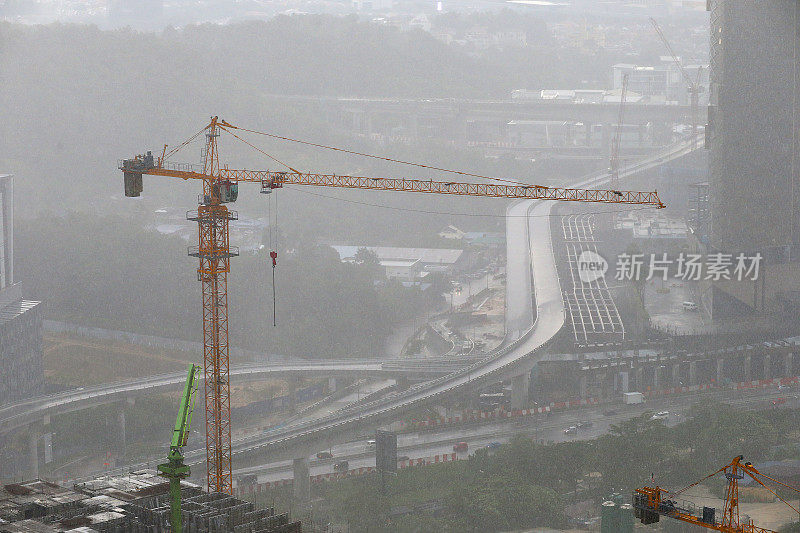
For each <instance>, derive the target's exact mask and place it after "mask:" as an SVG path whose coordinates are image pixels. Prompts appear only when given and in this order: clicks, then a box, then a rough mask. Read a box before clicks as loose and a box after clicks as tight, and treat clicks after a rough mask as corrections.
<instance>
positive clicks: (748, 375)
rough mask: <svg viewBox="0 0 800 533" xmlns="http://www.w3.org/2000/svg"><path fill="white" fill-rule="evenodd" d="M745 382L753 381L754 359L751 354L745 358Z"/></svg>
mask: <svg viewBox="0 0 800 533" xmlns="http://www.w3.org/2000/svg"><path fill="white" fill-rule="evenodd" d="M744 380H745V381H753V357H752V356H751V355H750V354H747V355H746V356H745V357H744Z"/></svg>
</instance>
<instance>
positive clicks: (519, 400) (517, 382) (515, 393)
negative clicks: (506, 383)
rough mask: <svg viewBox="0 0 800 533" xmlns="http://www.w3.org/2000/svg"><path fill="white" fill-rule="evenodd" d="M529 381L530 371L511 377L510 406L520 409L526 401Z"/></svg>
mask: <svg viewBox="0 0 800 533" xmlns="http://www.w3.org/2000/svg"><path fill="white" fill-rule="evenodd" d="M530 383H531V375H530V372H526V373H524V374H520V375H519V376H514V377H513V378H511V408H512V409H522V408H523V407H525V404H527V403H528V387H529V386H530Z"/></svg>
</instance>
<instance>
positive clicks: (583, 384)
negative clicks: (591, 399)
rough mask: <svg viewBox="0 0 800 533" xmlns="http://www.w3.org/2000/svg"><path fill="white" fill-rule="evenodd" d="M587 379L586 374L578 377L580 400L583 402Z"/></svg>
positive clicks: (586, 393) (585, 395) (586, 392)
mask: <svg viewBox="0 0 800 533" xmlns="http://www.w3.org/2000/svg"><path fill="white" fill-rule="evenodd" d="M588 381H589V380H588V378H587V377H586V373H585V372H584V373H582V374H581V377H580V394H581V400H585V399H586V397H587V396H588V395H589V394H588Z"/></svg>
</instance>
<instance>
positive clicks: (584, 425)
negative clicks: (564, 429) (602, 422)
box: [578, 420, 594, 429]
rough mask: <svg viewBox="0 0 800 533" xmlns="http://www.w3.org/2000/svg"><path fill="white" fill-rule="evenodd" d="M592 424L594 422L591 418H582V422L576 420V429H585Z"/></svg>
mask: <svg viewBox="0 0 800 533" xmlns="http://www.w3.org/2000/svg"><path fill="white" fill-rule="evenodd" d="M593 425H594V422H592V421H591V420H584V421H583V422H578V429H586V428H590V427H592V426H593Z"/></svg>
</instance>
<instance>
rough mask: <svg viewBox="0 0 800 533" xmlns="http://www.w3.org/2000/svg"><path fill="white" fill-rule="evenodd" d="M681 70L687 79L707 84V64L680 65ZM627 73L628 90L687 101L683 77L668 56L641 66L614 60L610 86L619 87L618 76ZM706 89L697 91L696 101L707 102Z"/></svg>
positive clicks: (686, 103) (656, 97)
mask: <svg viewBox="0 0 800 533" xmlns="http://www.w3.org/2000/svg"><path fill="white" fill-rule="evenodd" d="M683 70H684V71H685V72H686V74H687V75H688V76H689V78H690V79H691V80H692V81H694V82H696V83H698V84H699V85H700V86H701V87H707V86H708V79H709V70H708V66H707V65H684V66H683ZM625 74H627V75H628V91H630V92H634V93H638V94H639V95H641V96H643V97H648V98H649V99H650V100H651V101H652V100H663V101H666V102H677V103H679V104H683V105H688V104H689V93H688V86H687V82H686V80H685V79H684V78H683V74H681V70H680V68H678V65H676V64H675V62H674V60H673V59H672V58H671V57H666V56H664V57H662V58H661V63H660V64H658V65H650V66H642V65H631V64H627V63H618V64H616V65H614V66H613V75H614V89H615V90H617V91H619V90H620V89H622V79H623V77H624V75H625ZM707 94H708V93H707V91H703V92H702V93H700V103H701V104H702V105H705V104H706V102H707V96H706V95H707Z"/></svg>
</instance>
